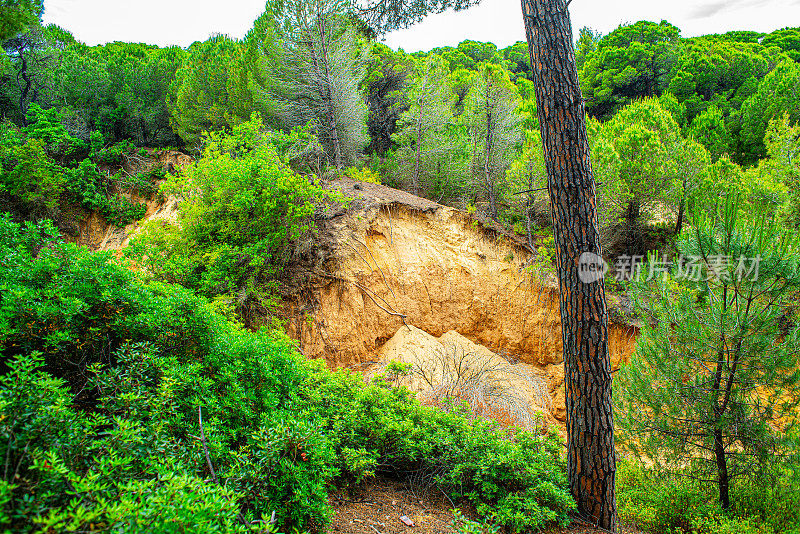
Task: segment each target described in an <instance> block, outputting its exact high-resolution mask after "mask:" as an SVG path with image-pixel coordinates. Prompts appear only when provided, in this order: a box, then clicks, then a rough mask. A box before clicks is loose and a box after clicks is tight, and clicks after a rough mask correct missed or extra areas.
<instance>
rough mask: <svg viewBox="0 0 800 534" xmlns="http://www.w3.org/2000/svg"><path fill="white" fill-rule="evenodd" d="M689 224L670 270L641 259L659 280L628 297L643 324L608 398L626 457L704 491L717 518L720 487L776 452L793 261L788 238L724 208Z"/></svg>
mask: <svg viewBox="0 0 800 534" xmlns="http://www.w3.org/2000/svg"><path fill="white" fill-rule="evenodd" d="M693 222H694V224H693V227H692V229H691V230H688V231H687V232H686V233H685V234H684V235H683V236H682V238H681V239H680V240H679V242H678V250H679V251H680V253H681V254H682V256H681V259H680V260H679V261H677V262H675V265H674V266H673V268H672V270H670V271H669V272H668V273H665V274H662V273H663V270H664V269H663V268H662V267H663V266H664V265H665V264H664V262H663V260H658V259H656V258H653V261H652V262H651V266H654V269H655V272H656V273H659V276H655V277H654V278H655V279H654V280H652V281H650V282H642V281H640V282H639V283H638V284H636V285H635V287H634V292H633V294H634V296H635V302H636V307H637V309H638V311H639V313H641V314H642V316H643V318H644V319H645V320H644V321H642V325H643V327H642V332H641V335H640V337H639V339H638V341H637V348H636V352H635V353H634V355H633V357H632V359H631V362H630V364H628V365H626V366H624V367H623V368H622V370H621V371H620V373H619V375H618V376H617V377H616V380H615V386H616V393H615V399H616V401H617V408H618V416H619V417H618V419H619V421H620V426H621V430H622V431H621V433H620V441H621V442H622V443H623V445H624V446H625V447H626V448H627V449H628V450H630V451H632V452H634V453H635V454H636V455H638V456H639V457H642V458H644V459H646V460H647V461H648V462H652V463H653V465H655V466H657V467H659V468H661V469H664V470H666V471H671V472H681V473H689V474H691V476H693V477H695V478H697V479H699V480H703V481H706V482H709V483H713V484H716V486H717V489H718V491H719V502H720V504H721V505H722V507H723V508H725V509H727V508H729V507H730V505H731V497H730V486H731V481H732V480H735V479H736V478H738V477H746V476H749V477H755V476H758V474H759V472H760V468H762V467H765V466H767V465H769V464H770V463H771V462H773V461H775V460H776V459H777V458H778V457H779V456H780V455H782V454H784V453H785V452H787V449H786V447H785V445H786V436H787V435H788V433H789V432H790V430H791V426H792V425H793V424H794V419H795V417H794V415H795V414H796V412H795V410H796V408H797V405H798V401H800V370H798V368H797V358H798V355H800V324H799V323H798V321H797V317H796V315H795V314H794V313H793V312H792V311H791V308H792V307H793V306H794V304H796V300H795V299H796V294H797V291H798V289H800V271H798V262H800V255H798V240H797V237H796V235H793V234H792V233H791V232H787V231H785V230H783V229H781V228H780V225H779V224H778V223H776V222H775V221H774V219H773V220H772V221H767V220H766V219H765V218H763V217H762V218H760V219H759V220H756V221H753V220H748V218H746V217H745V216H744V215H743V214H742V213H741V211H740V210H739V206H738V204H737V203H736V202H735V201H730V200H728V201H727V202H726V203H725V205H724V206H723V207H722V208H721V210H720V213H719V214H718V215H717V214H712V215H707V214H703V215H696V216H695V220H694V221H693ZM642 272H643V277H648V278H649V273H650V272H653V270H651V269H647V268H645V269H643V270H642ZM644 275H648V276H644Z"/></svg>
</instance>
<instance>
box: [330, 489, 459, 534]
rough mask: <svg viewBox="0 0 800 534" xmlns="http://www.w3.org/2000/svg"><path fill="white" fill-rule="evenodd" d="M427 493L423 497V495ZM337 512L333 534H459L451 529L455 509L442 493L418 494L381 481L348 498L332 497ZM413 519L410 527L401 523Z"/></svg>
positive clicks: (342, 493)
mask: <svg viewBox="0 0 800 534" xmlns="http://www.w3.org/2000/svg"><path fill="white" fill-rule="evenodd" d="M420 493H423V494H420ZM331 505H332V507H333V510H334V515H333V521H332V522H331V526H330V530H329V532H331V533H334V532H346V533H348V534H349V533H353V534H362V533H363V534H376V532H377V533H380V534H400V533H408V534H411V533H414V534H445V533H451V532H456V530H455V529H453V528H452V527H451V526H450V523H451V522H452V521H453V513H452V512H451V511H450V510H451V509H452V508H453V504H451V503H450V502H449V501H448V500H447V499H446V498H445V497H444V495H443V494H442V493H438V494H437V493H436V492H435V491H427V492H419V491H414V490H413V489H412V488H411V487H410V486H409V485H408V484H405V483H403V482H399V481H395V480H386V479H378V480H376V481H374V482H372V483H369V484H367V485H365V486H364V487H362V488H359V489H358V490H356V491H354V492H353V494H352V495H348V492H347V491H337V492H336V493H334V494H333V495H331ZM401 517H406V518H408V519H410V520H411V521H412V522H413V523H414V526H413V527H410V526H407V525H406V524H404V523H403V522H402V521H401V519H400V518H401Z"/></svg>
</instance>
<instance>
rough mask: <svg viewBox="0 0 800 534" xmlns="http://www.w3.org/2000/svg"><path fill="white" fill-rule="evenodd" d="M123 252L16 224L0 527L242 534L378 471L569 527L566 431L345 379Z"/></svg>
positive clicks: (8, 266) (2, 325)
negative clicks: (511, 427)
mask: <svg viewBox="0 0 800 534" xmlns="http://www.w3.org/2000/svg"><path fill="white" fill-rule="evenodd" d="M110 260H111V258H110V256H109V255H107V254H101V253H90V252H88V251H86V250H85V249H80V248H78V247H75V246H73V245H69V244H64V243H61V242H60V241H58V240H57V238H56V237H55V231H54V229H53V228H52V226H51V225H47V224H40V225H27V226H25V227H22V226H20V225H18V224H15V223H13V222H11V221H10V220H9V219H8V217H3V218H0V289H2V291H3V300H2V302H0V356H2V361H3V362H5V364H4V365H5V368H4V370H3V372H2V373H1V374H0V414H2V417H0V458H7V459H8V462H7V465H8V466H10V468H8V469H5V470H2V472H3V475H2V478H0V520H1V521H2V525H0V526H2V527H6V528H12V529H13V530H15V531H20V532H32V531H47V530H48V529H52V530H55V531H63V532H76V531H83V530H89V529H91V528H93V527H92V525H94V527H96V528H100V529H104V530H125V531H134V532H135V531H142V532H145V531H155V532H172V531H174V530H175V529H177V526H176V523H175V522H174V521H172V520H171V518H179V519H180V520H181V521H185V529H186V530H188V531H196V532H201V531H208V532H215V531H220V532H224V531H231V532H236V531H244V530H246V528H247V527H246V525H245V522H248V523H251V524H254V525H256V528H259V529H262V530H263V529H265V528H267V524H266V523H268V522H269V521H270V520H271V518H272V517H273V514H274V517H275V520H276V526H278V527H280V528H283V529H288V530H290V529H299V530H301V531H302V530H304V529H305V530H310V531H317V530H320V529H322V528H323V527H324V526H325V524H326V523H327V522H328V521H329V518H330V508H329V505H328V490H329V487H330V485H331V484H332V483H337V482H338V483H343V484H346V483H353V482H358V481H361V480H363V479H365V478H367V477H370V476H373V475H375V474H378V473H383V474H391V475H395V476H411V475H414V476H415V478H417V479H419V480H422V481H423V482H424V483H425V484H429V485H430V486H435V485H438V486H439V487H440V488H442V489H443V490H444V491H446V492H447V493H448V494H449V495H450V496H451V497H452V498H454V499H466V500H468V501H469V502H471V503H472V504H473V505H474V506H475V508H476V509H477V510H478V513H479V514H480V515H481V516H482V517H483V518H484V519H485V520H486V521H489V522H492V523H496V524H498V525H502V526H506V527H508V528H509V529H510V530H511V531H512V532H520V531H528V530H532V529H539V528H542V527H544V526H545V525H547V524H549V523H553V522H555V523H559V524H562V525H563V524H566V523H568V522H569V521H570V515H569V514H570V512H571V511H572V510H574V503H573V501H572V499H571V497H570V495H569V492H568V489H567V480H566V475H565V472H564V461H563V459H562V457H561V456H562V455H561V448H562V446H563V443H562V442H560V441H559V440H558V438H556V437H555V436H554V435H533V434H528V433H522V432H520V433H516V434H511V433H509V432H506V431H504V430H502V429H500V428H498V427H497V425H495V424H492V423H490V422H487V421H483V420H473V419H470V418H468V417H465V416H464V415H462V414H461V413H459V412H458V411H457V410H453V411H450V412H444V411H441V410H439V409H437V408H433V407H425V406H421V405H420V404H419V403H418V402H417V401H416V400H415V399H414V397H413V396H412V395H411V394H410V393H409V392H408V391H407V390H405V389H397V388H391V387H389V386H388V384H386V383H384V384H383V385H375V384H372V385H368V384H365V383H364V381H363V377H361V376H360V375H355V374H351V373H348V372H344V371H339V372H336V373H333V372H330V371H328V370H327V369H326V368H325V367H324V365H323V364H322V363H320V362H310V361H307V360H305V359H304V358H303V357H302V356H300V355H299V354H297V352H296V351H295V350H294V347H293V345H292V343H291V342H290V341H289V340H288V338H286V337H285V336H280V335H278V334H275V333H268V332H267V331H264V330H262V331H260V332H249V331H246V330H244V329H242V328H240V327H238V326H237V325H236V324H234V323H230V322H227V321H225V320H224V318H222V317H221V316H219V315H216V314H215V313H214V312H213V311H212V309H211V307H210V306H209V304H208V303H207V302H206V301H205V300H204V299H203V298H201V297H197V296H195V295H193V294H192V293H191V292H190V291H189V290H186V289H184V288H181V287H178V286H171V285H167V284H162V283H156V282H151V283H143V282H141V281H140V280H139V279H138V278H137V277H136V275H135V274H134V273H132V272H129V271H127V270H125V269H123V268H122V267H120V266H119V265H116V264H114V263H113V262H111V261H110ZM201 416H202V423H201ZM265 522H266V523H265ZM87 525H88V528H87ZM269 528H271V527H269Z"/></svg>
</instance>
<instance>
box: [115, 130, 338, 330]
mask: <svg viewBox="0 0 800 534" xmlns="http://www.w3.org/2000/svg"><path fill="white" fill-rule="evenodd" d="M307 138H308V135H307V133H304V132H303V131H300V132H296V133H294V134H292V135H290V136H287V135H285V134H281V133H277V134H273V133H269V132H268V131H267V130H266V129H265V127H264V124H263V122H262V121H261V119H260V118H259V117H258V116H256V115H254V116H253V118H252V120H250V121H248V122H245V123H242V124H241V125H239V126H236V127H234V128H233V130H232V132H231V133H230V134H225V133H222V132H216V133H212V134H210V135H209V137H208V139H207V146H206V148H205V149H204V150H203V156H202V157H201V158H200V159H199V160H198V161H197V162H195V163H194V164H192V165H191V166H189V167H188V168H186V169H185V170H184V172H183V173H182V174H180V175H177V176H174V177H171V178H170V179H169V180H168V181H167V183H166V184H165V191H167V192H170V193H174V194H178V195H180V196H181V197H182V198H183V199H184V201H183V202H182V203H181V211H180V219H179V223H180V224H179V226H177V227H175V226H163V225H159V224H153V225H150V226H149V227H148V228H147V230H146V232H144V233H143V234H141V235H140V236H138V237H137V238H136V239H135V240H134V242H133V243H132V246H131V247H130V250H129V251H126V254H128V255H129V257H133V258H136V260H137V261H138V262H139V263H140V265H141V266H143V267H146V269H147V270H148V272H149V273H151V274H153V275H154V276H155V277H156V278H158V279H161V280H166V281H169V282H174V283H179V284H181V285H183V286H185V287H188V288H192V289H194V290H196V291H198V293H199V294H201V295H204V296H207V297H210V298H214V297H222V298H224V299H227V300H230V301H232V302H237V306H236V308H237V310H238V311H239V313H240V314H241V315H242V317H243V318H244V320H245V322H248V321H249V320H250V317H251V314H252V313H253V312H255V311H257V310H263V311H266V312H267V313H269V312H270V310H271V309H272V307H273V305H274V301H273V297H272V296H271V295H272V293H271V291H270V290H269V286H270V284H271V282H272V281H274V280H275V278H276V277H277V276H278V275H280V273H281V271H282V269H283V267H284V266H285V265H286V263H287V262H288V261H289V259H290V258H291V257H292V255H293V254H294V251H295V250H296V249H297V247H299V246H304V243H303V242H302V240H303V239H307V238H308V236H309V235H310V232H311V231H312V229H313V221H312V215H313V214H314V211H315V209H316V203H318V202H321V201H322V200H323V199H325V198H327V199H332V198H334V195H333V193H331V192H329V191H326V190H324V189H323V188H321V187H320V186H319V184H318V183H317V181H316V180H315V179H314V178H313V177H304V176H301V175H299V174H297V173H296V172H294V171H293V170H292V169H291V168H290V166H289V160H290V159H292V158H293V157H294V156H295V154H296V153H295V152H293V148H294V147H296V146H297V145H298V144H301V145H302V142H307V141H308V139H307ZM279 150H280V151H281V152H282V153H279Z"/></svg>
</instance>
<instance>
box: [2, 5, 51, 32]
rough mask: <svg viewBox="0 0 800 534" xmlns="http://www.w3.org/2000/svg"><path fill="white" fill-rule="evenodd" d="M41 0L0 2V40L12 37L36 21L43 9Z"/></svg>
mask: <svg viewBox="0 0 800 534" xmlns="http://www.w3.org/2000/svg"><path fill="white" fill-rule="evenodd" d="M43 3H44V1H43V0H3V2H2V4H0V8H2V9H0V41H5V40H6V39H8V38H10V37H14V36H15V35H16V34H17V33H19V32H21V31H23V30H24V29H25V28H27V27H29V26H31V25H33V24H35V23H36V22H38V20H39V17H41V16H42V11H43V10H44V6H43Z"/></svg>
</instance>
